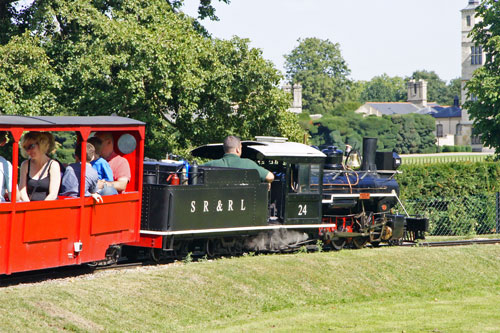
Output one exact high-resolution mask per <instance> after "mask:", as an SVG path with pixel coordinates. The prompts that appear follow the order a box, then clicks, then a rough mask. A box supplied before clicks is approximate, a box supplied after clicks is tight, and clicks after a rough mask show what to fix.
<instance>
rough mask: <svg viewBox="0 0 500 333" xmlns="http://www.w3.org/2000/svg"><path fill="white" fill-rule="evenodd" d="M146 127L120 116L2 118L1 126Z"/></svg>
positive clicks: (8, 116)
mask: <svg viewBox="0 0 500 333" xmlns="http://www.w3.org/2000/svg"><path fill="white" fill-rule="evenodd" d="M101 125H102V126H144V125H145V123H143V122H142V121H138V120H135V119H131V118H125V117H118V116H88V117H78V116H37V117H31V116H10V115H2V116H0V126H2V127H5V126H25V127H50V126H54V127H57V126H101Z"/></svg>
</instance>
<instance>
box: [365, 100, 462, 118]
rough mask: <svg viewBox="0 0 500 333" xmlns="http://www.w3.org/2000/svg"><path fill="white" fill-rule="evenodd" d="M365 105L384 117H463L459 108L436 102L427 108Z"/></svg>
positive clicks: (406, 103) (400, 104)
mask: <svg viewBox="0 0 500 333" xmlns="http://www.w3.org/2000/svg"><path fill="white" fill-rule="evenodd" d="M365 105H369V106H370V107H372V108H374V109H376V110H377V111H378V112H380V113H381V114H383V115H393V114H408V113H420V114H428V115H431V116H432V117H434V118H454V117H461V116H462V109H461V108H460V107H459V106H456V105H454V106H448V105H439V104H437V103H435V102H431V103H427V106H426V107H425V108H419V107H418V106H416V105H415V104H412V103H410V102H366V103H365Z"/></svg>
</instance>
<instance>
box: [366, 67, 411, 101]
mask: <svg viewBox="0 0 500 333" xmlns="http://www.w3.org/2000/svg"><path fill="white" fill-rule="evenodd" d="M402 101H406V84H405V81H404V80H403V78H401V77H399V76H395V77H390V76H388V75H387V74H385V73H384V74H382V75H380V76H375V77H374V78H372V79H371V80H370V81H369V82H367V83H366V85H365V88H364V90H363V92H362V93H361V96H360V102H361V103H365V102H402Z"/></svg>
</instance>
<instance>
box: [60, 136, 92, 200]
mask: <svg viewBox="0 0 500 333" xmlns="http://www.w3.org/2000/svg"><path fill="white" fill-rule="evenodd" d="M80 147H81V146H80V145H79V144H77V146H76V148H75V159H76V163H72V164H70V165H68V166H67V167H66V170H65V171H64V176H63V178H62V183H61V191H60V193H61V195H62V196H68V197H73V198H76V197H79V196H80V175H81V172H82V163H81V160H80V154H81V148H80ZM94 150H95V149H94V146H93V145H92V144H90V143H88V142H87V161H92V159H93V158H94ZM97 181H98V176H97V171H96V170H95V169H94V168H93V167H92V165H91V164H90V163H89V162H87V165H86V167H85V196H86V197H87V196H91V197H92V198H94V200H95V201H96V202H98V203H99V202H102V197H101V196H100V195H99V194H98V193H97Z"/></svg>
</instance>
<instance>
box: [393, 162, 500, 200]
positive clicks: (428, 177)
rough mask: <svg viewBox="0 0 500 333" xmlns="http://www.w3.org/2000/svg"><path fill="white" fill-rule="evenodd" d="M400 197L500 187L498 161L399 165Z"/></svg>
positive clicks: (488, 190) (450, 194)
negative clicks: (400, 172)
mask: <svg viewBox="0 0 500 333" xmlns="http://www.w3.org/2000/svg"><path fill="white" fill-rule="evenodd" d="M400 170H401V171H402V172H403V173H402V174H398V175H397V176H396V179H397V180H398V182H399V185H400V189H401V198H403V199H417V198H441V197H448V198H450V197H457V196H469V195H477V194H489V193H495V192H497V191H500V163H498V162H450V163H432V164H420V165H402V166H401V168H400Z"/></svg>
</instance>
